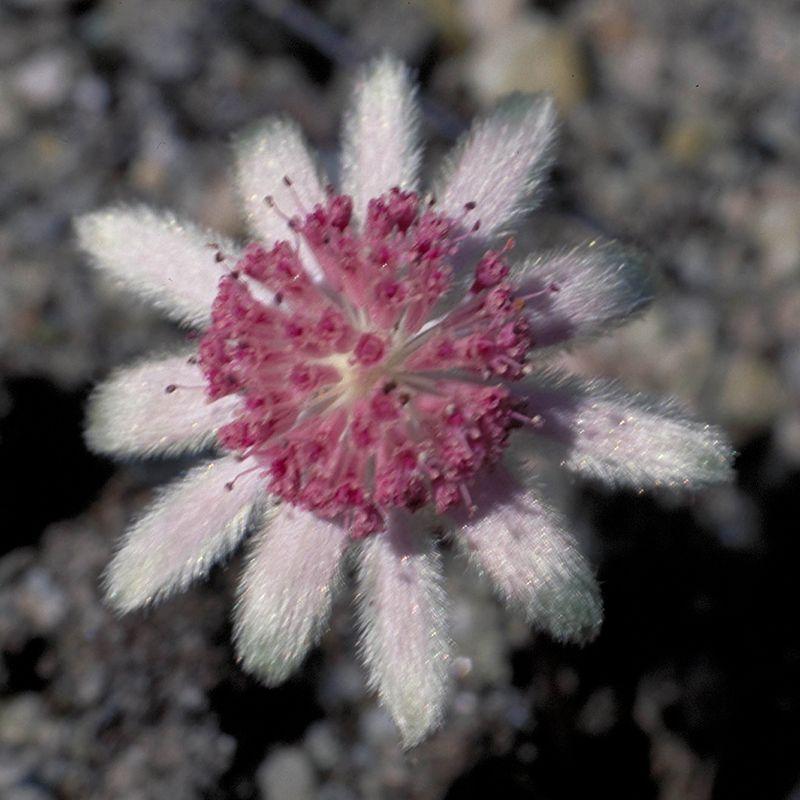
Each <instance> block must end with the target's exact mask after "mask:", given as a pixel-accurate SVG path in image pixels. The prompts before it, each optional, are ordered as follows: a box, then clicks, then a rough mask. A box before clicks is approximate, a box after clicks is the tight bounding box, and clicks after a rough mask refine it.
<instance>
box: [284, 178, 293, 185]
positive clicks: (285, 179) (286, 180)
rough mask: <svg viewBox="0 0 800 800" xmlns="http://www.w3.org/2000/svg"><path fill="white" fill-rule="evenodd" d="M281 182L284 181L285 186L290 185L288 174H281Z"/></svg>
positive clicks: (290, 180)
mask: <svg viewBox="0 0 800 800" xmlns="http://www.w3.org/2000/svg"><path fill="white" fill-rule="evenodd" d="M283 183H284V185H285V186H291V185H292V179H291V178H290V177H289V176H288V175H284V176H283Z"/></svg>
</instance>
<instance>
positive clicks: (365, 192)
mask: <svg viewBox="0 0 800 800" xmlns="http://www.w3.org/2000/svg"><path fill="white" fill-rule="evenodd" d="M418 129H419V111H418V108H417V102H416V97H415V90H414V86H413V83H412V81H411V77H410V75H409V71H408V68H407V67H406V66H405V65H404V64H402V63H401V62H399V61H397V60H395V59H394V58H391V57H388V56H387V57H383V58H381V59H379V60H378V61H376V62H375V63H373V64H371V65H370V66H369V67H368V68H367V69H366V70H364V72H363V73H362V75H361V77H360V79H359V80H358V82H357V83H356V87H355V91H354V96H353V100H352V104H351V108H350V111H349V113H348V115H347V117H346V118H345V128H344V145H343V155H342V191H343V192H344V193H345V194H349V195H351V196H352V198H353V208H354V211H355V214H356V216H357V217H360V218H363V216H364V213H365V211H366V208H367V202H368V201H369V200H370V199H371V198H373V197H378V196H379V195H381V194H383V193H384V192H387V191H388V190H389V189H392V188H393V187H395V186H399V187H400V188H401V189H407V190H414V189H416V186H417V173H418V171H419V163H420V155H421V151H420V146H419V130H418Z"/></svg>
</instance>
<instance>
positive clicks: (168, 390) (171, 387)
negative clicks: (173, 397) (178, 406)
mask: <svg viewBox="0 0 800 800" xmlns="http://www.w3.org/2000/svg"><path fill="white" fill-rule="evenodd" d="M178 389H201V390H203V391H205V389H206V387H205V386H204V385H202V384H198V385H194V386H192V385H190V384H183V383H168V384H167V385H166V386H165V387H164V394H173V393H174V392H177V391H178Z"/></svg>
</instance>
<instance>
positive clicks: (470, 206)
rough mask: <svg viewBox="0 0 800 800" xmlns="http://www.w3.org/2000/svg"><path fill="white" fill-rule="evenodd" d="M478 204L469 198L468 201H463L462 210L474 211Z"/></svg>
mask: <svg viewBox="0 0 800 800" xmlns="http://www.w3.org/2000/svg"><path fill="white" fill-rule="evenodd" d="M477 205H478V204H477V203H476V202H475V201H474V200H470V201H469V202H468V203H464V210H465V211H474V210H475V207H476V206H477Z"/></svg>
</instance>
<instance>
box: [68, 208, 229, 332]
mask: <svg viewBox="0 0 800 800" xmlns="http://www.w3.org/2000/svg"><path fill="white" fill-rule="evenodd" d="M75 230H76V233H77V236H78V243H79V245H80V246H81V248H82V249H83V250H85V251H86V252H87V253H88V254H89V255H90V256H91V261H92V264H93V265H94V266H95V267H96V268H97V269H99V270H101V271H103V272H106V273H107V274H109V275H110V276H111V277H112V278H113V279H114V281H115V282H117V283H118V284H120V285H121V286H122V287H123V288H125V289H130V290H133V291H134V292H136V293H137V294H139V295H140V296H142V297H144V298H145V299H147V300H150V301H151V302H152V303H153V304H154V305H155V306H156V307H157V308H159V309H161V310H162V311H164V312H165V313H166V314H168V315H169V316H170V317H172V318H173V319H175V320H177V321H179V322H183V323H186V324H189V325H201V326H202V325H205V324H207V323H208V321H209V318H210V314H211V303H212V301H213V300H214V296H215V295H216V293H217V283H218V281H219V279H220V277H221V275H222V274H223V272H224V267H223V265H222V264H220V263H218V262H217V261H216V260H215V255H216V252H217V251H216V248H215V247H211V246H209V244H210V243H212V242H214V243H216V244H217V245H219V248H220V250H221V251H222V252H223V253H227V254H233V255H234V257H235V255H236V252H237V248H236V246H235V245H234V244H233V243H232V242H230V241H228V240H225V239H223V238H221V237H220V236H218V235H217V234H214V233H211V232H209V231H202V230H201V229H199V228H197V227H195V226H194V225H191V224H190V223H187V222H181V221H180V220H178V219H177V218H176V217H175V216H174V215H172V214H169V213H160V212H156V211H154V210H153V209H150V208H146V207H144V206H134V207H125V206H123V207H119V208H110V209H104V210H102V211H95V212H93V213H91V214H86V215H84V216H82V217H79V218H78V219H77V220H76V221H75Z"/></svg>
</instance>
